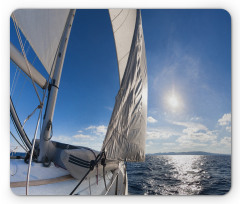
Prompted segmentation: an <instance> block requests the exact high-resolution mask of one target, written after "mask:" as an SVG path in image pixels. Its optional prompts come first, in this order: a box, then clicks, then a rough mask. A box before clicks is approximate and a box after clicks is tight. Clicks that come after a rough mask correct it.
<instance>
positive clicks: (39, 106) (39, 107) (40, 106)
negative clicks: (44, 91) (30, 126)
mask: <svg viewBox="0 0 240 204" xmlns="http://www.w3.org/2000/svg"><path fill="white" fill-rule="evenodd" d="M42 107H43V105H42V104H40V105H38V106H37V107H36V108H35V109H34V111H33V112H32V113H31V114H30V115H29V116H28V117H27V118H26V119H25V120H24V122H23V126H22V128H24V125H25V123H26V122H27V121H28V120H29V119H30V118H31V117H32V116H33V114H34V113H35V112H36V110H37V109H41V108H42Z"/></svg>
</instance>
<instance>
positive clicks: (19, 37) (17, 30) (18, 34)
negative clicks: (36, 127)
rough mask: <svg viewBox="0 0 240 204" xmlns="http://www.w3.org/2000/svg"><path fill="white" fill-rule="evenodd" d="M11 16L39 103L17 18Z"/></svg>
mask: <svg viewBox="0 0 240 204" xmlns="http://www.w3.org/2000/svg"><path fill="white" fill-rule="evenodd" d="M12 18H13V22H14V27H15V30H16V33H17V36H18V41H19V43H20V46H21V49H22V53H23V57H24V59H25V63H26V65H27V68H28V71H29V75H30V78H31V80H32V84H33V87H34V89H35V91H36V94H37V97H38V100H39V102H40V103H41V99H40V96H39V94H38V91H37V87H36V85H35V82H34V80H33V78H32V72H31V69H30V67H29V64H28V60H27V56H26V53H25V50H24V46H23V43H22V38H21V35H20V32H19V28H18V26H17V20H16V18H15V16H14V14H12Z"/></svg>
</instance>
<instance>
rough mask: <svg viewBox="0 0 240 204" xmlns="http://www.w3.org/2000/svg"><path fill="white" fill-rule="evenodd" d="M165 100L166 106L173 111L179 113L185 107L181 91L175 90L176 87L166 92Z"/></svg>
mask: <svg viewBox="0 0 240 204" xmlns="http://www.w3.org/2000/svg"><path fill="white" fill-rule="evenodd" d="M164 101H165V105H166V106H165V107H166V108H167V109H168V110H169V111H171V112H173V113H177V112H179V111H181V109H182V108H183V107H182V106H183V103H182V100H181V96H180V94H179V92H176V91H175V88H174V87H173V88H172V89H171V90H169V91H168V92H167V93H166V95H165V97H164Z"/></svg>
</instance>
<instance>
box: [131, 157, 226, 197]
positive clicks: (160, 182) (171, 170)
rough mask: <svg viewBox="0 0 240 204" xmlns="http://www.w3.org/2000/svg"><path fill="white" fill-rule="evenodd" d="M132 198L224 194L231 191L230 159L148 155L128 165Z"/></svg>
mask: <svg viewBox="0 0 240 204" xmlns="http://www.w3.org/2000/svg"><path fill="white" fill-rule="evenodd" d="M127 172H128V191H129V194H132V195H224V194H226V193H227V192H228V191H229V190H230V188H231V156H227V155H226V156H225V155H223V156H205V155H204V156H203V155H173V156H170V155H164V156H149V155H147V156H146V161H145V162H142V163H127Z"/></svg>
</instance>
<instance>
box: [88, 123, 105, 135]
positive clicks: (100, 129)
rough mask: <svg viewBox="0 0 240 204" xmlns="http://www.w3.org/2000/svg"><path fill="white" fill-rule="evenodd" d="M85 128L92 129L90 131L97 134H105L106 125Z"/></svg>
mask: <svg viewBox="0 0 240 204" xmlns="http://www.w3.org/2000/svg"><path fill="white" fill-rule="evenodd" d="M86 130H92V132H93V133H94V134H96V135H98V136H105V135H106V132H107V126H105V125H99V126H93V125H91V126H89V127H87V128H86Z"/></svg>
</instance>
